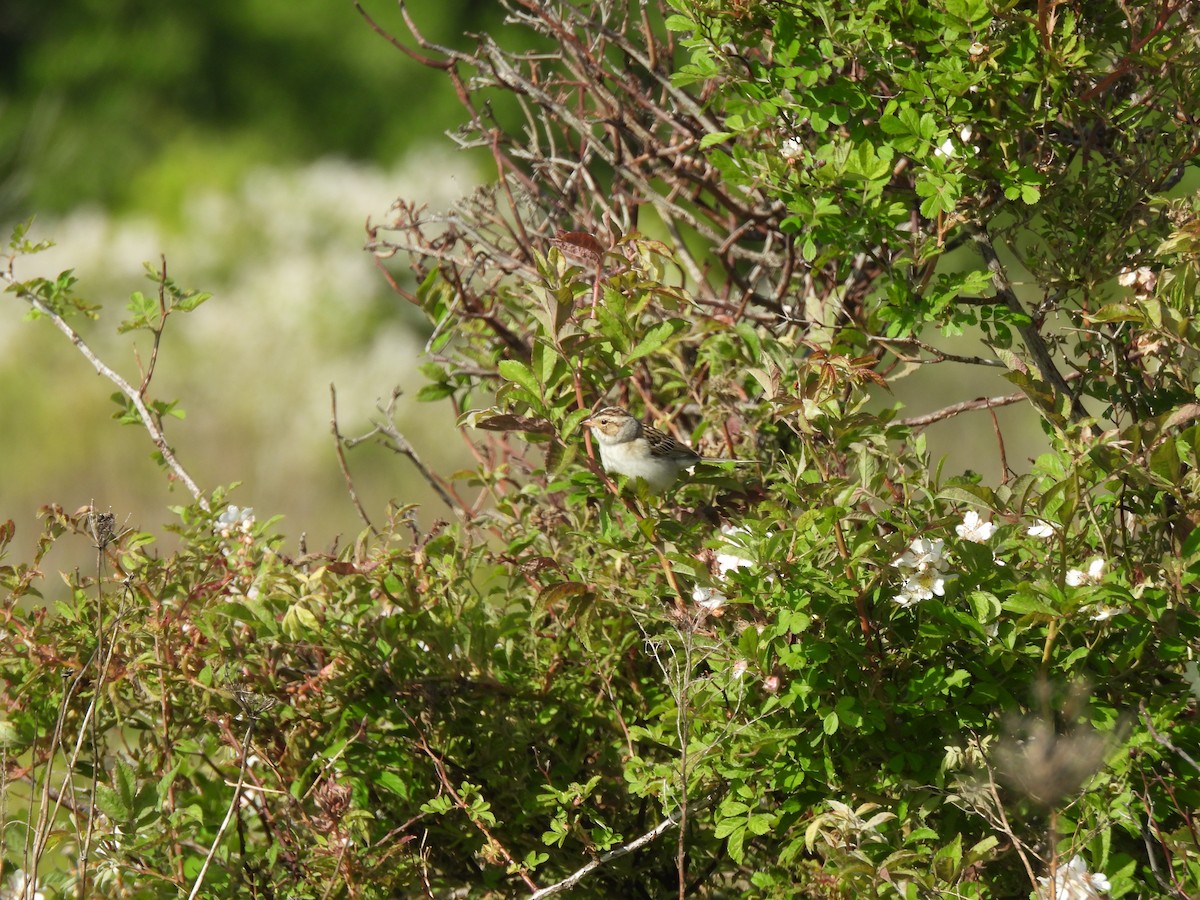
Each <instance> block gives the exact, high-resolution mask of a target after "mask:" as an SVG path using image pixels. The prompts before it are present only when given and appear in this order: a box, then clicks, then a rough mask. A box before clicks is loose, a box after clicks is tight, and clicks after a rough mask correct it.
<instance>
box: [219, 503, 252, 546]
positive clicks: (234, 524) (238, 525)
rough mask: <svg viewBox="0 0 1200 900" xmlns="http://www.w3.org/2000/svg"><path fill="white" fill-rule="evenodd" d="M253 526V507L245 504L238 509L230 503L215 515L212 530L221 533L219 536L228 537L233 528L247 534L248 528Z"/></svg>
mask: <svg viewBox="0 0 1200 900" xmlns="http://www.w3.org/2000/svg"><path fill="white" fill-rule="evenodd" d="M253 527H254V507H253V506H247V507H246V508H244V509H239V508H238V507H236V506H234V505H233V504H232V503H231V504H229V505H228V506H227V507H225V510H224V512H222V513H221V515H219V516H217V521H216V523H215V524H214V525H213V531H215V532H217V534H219V535H221V537H224V538H227V537H229V536H230V535H231V534H232V533H233V532H234V531H235V530H236V531H240V532H241V533H242V534H249V533H250V529H251V528H253Z"/></svg>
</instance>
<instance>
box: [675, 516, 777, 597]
mask: <svg viewBox="0 0 1200 900" xmlns="http://www.w3.org/2000/svg"><path fill="white" fill-rule="evenodd" d="M749 533H750V531H749V529H747V528H741V527H733V526H731V525H722V526H721V534H723V535H724V536H725V538H726V545H725V548H724V551H723V552H719V553H717V554H715V556H714V559H715V561H716V564H717V573H716V577H717V579H718V580H719V581H724V580H725V576H727V575H728V574H729V573H730V572H736V571H737V570H738V569H749V568H752V567H753V566H754V561H753V560H751V559H746V557H744V556H738V555H737V554H736V553H734V552H733V551H735V550H739V549H740V547H739V546H738V541H739V538H738V535H742V534H749ZM770 535H771V532H769V531H768V532H767V536H768V537H769V536H770ZM769 578H770V576H768V580H769ZM692 600H693V602H695V603H698V604H700V605H701V606H703V607H704V608H705V609H708V610H718V609H720V608H721V607H722V606H724V605H725V604H726V603H728V602H729V598H728V597H727V596H725V594H723V593H722V592H721V591H720V590H718V589H717V588H711V587H704V586H702V585H696V586H695V587H693V588H692Z"/></svg>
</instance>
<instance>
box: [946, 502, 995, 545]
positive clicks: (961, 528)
mask: <svg viewBox="0 0 1200 900" xmlns="http://www.w3.org/2000/svg"><path fill="white" fill-rule="evenodd" d="M954 531H955V533H956V534H957V535H958V536H959V537H960V538H962V539H963V540H964V541H971V542H972V543H975V544H985V543H987V541H988V540H989V539H990V538H991V536H992V535H993V534H995V533H996V526H995V525H994V524H992V523H991V522H985V521H983V520H982V519H981V518H979V513H977V512H975V510H973V509H972V510H968V511H967V512H966V513H965V514H964V515H963V520H962V524H961V525H956V526H955V527H954Z"/></svg>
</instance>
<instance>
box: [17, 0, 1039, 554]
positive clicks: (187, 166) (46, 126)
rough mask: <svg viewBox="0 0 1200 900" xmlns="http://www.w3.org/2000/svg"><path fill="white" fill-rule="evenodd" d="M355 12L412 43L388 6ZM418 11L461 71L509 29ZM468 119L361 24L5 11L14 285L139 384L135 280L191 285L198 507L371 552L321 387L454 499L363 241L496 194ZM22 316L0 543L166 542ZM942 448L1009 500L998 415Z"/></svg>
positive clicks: (376, 469)
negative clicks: (70, 281)
mask: <svg viewBox="0 0 1200 900" xmlns="http://www.w3.org/2000/svg"><path fill="white" fill-rule="evenodd" d="M365 6H366V8H367V9H368V11H369V12H370V13H371V15H372V16H373V17H374V18H376V19H377V21H379V22H380V23H381V24H382V25H383V26H384V27H385V28H387V29H389V30H390V31H391V32H392V33H393V34H397V35H405V34H406V32H405V30H404V27H403V23H402V21H401V19H400V14H399V10H398V8H397V6H396V5H395V4H394V3H393V2H391V0H367V2H366V3H365ZM408 6H409V9H410V10H411V12H412V15H413V17H414V19H415V20H416V21H417V22H418V23H419V24H420V26H421V27H422V29H423V30H424V31H425V33H426V34H427V36H428V37H430V38H431V39H433V40H436V41H438V42H440V43H443V44H447V45H451V46H457V47H462V48H464V49H465V48H467V47H470V46H472V45H473V44H474V41H473V40H472V39H471V38H469V37H466V36H465V34H466V33H467V32H481V31H485V30H488V31H493V32H497V31H501V30H504V26H503V25H502V10H501V9H500V7H499V5H498V4H496V3H494V2H489V0H473V2H469V0H410V2H409V4H408ZM519 39H520V38H519V37H518V36H516V35H513V34H511V33H507V36H506V37H505V40H508V41H512V40H519ZM461 118H462V117H461V115H460V113H459V107H458V104H457V101H456V99H455V97H454V94H453V90H452V87H451V85H450V84H449V82H448V81H447V80H446V79H445V78H444V77H441V76H439V75H438V74H437V73H435V72H432V71H431V70H429V69H426V68H423V67H422V66H420V65H418V64H417V63H415V62H413V61H412V60H410V59H408V58H407V57H405V56H404V55H402V54H401V53H400V52H398V51H397V50H396V49H395V48H393V47H392V46H390V45H389V44H388V43H387V42H386V41H385V40H383V39H382V38H381V37H379V36H378V35H377V34H375V33H374V32H373V31H372V30H371V28H370V27H369V26H368V25H367V24H366V23H365V22H364V20H363V19H362V17H361V16H360V15H359V14H358V12H357V11H356V10H355V8H354V6H353V4H352V3H351V2H349V0H346V2H325V3H316V4H307V5H304V6H299V5H297V4H295V3H292V2H290V0H216V2H210V3H205V4H184V3H166V4H163V3H152V2H149V0H59V2H56V3H55V4H53V6H52V7H48V6H47V5H46V4H44V3H41V2H36V0H10V2H8V3H6V4H4V5H3V7H2V8H0V223H2V224H3V225H4V226H5V232H6V233H7V232H8V230H9V229H10V228H11V225H12V224H13V223H15V222H18V221H21V220H24V219H27V218H29V217H31V216H35V215H36V217H37V221H36V224H35V227H34V230H33V232H32V237H33V238H35V239H43V238H48V239H52V240H54V241H55V242H56V243H57V247H56V248H55V249H54V250H53V251H51V252H48V253H46V254H41V255H39V256H37V257H33V258H29V259H23V260H20V261H19V262H18V266H17V270H16V274H17V276H18V277H21V278H25V277H30V276H32V275H36V274H41V275H47V276H49V275H54V274H57V272H58V271H60V270H62V269H65V268H74V269H75V270H76V274H77V275H78V277H79V278H80V280H81V285H80V292H81V294H82V295H83V296H85V297H87V298H89V299H90V300H92V301H93V302H96V303H100V304H102V305H103V307H104V312H103V315H102V317H101V319H100V320H99V321H98V322H91V321H85V320H82V319H76V320H75V324H76V327H77V328H79V329H80V330H81V332H82V333H83V334H84V336H85V337H86V338H87V340H88V341H89V342H91V343H92V344H93V345H94V346H95V347H96V349H97V350H98V351H100V353H101V354H102V356H103V358H104V359H105V360H106V361H107V362H108V363H109V364H110V365H113V366H114V367H115V368H117V369H118V370H119V371H120V372H122V373H123V374H124V375H125V376H126V377H127V378H130V379H134V378H136V377H137V366H136V362H135V360H134V357H133V353H132V348H131V344H130V341H129V339H128V338H127V337H117V336H116V334H115V332H116V325H117V323H118V322H119V321H120V318H121V313H122V311H123V307H124V303H125V301H126V299H127V298H128V295H129V294H130V293H131V292H132V291H134V290H143V291H151V290H153V285H152V284H150V283H148V282H147V281H145V280H144V277H143V268H142V267H143V263H144V262H147V261H149V262H152V263H155V264H157V261H158V259H159V257H160V255H163V254H165V255H166V258H167V263H168V267H169V271H170V274H171V276H172V277H173V278H174V279H176V280H177V281H178V282H179V283H181V284H182V285H184V286H188V287H194V288H197V289H200V290H205V291H211V292H213V294H214V297H213V299H212V300H210V301H209V302H208V303H207V304H205V305H204V306H202V307H200V309H199V310H198V311H197V312H195V313H193V314H190V315H188V316H186V317H180V318H179V319H178V320H176V321H174V322H173V323H172V325H173V327H171V326H169V327H168V331H167V335H166V339H165V341H164V346H163V348H162V351H161V353H160V364H159V370H158V375H157V378H156V381H155V386H154V388H153V390H152V393H153V394H154V395H155V396H156V397H158V398H161V399H179V400H180V401H181V406H182V407H183V409H185V410H186V411H187V414H188V415H187V418H186V420H184V421H182V422H178V421H174V420H171V421H170V422H169V431H168V437H169V438H170V439H171V441H172V443H173V446H174V447H175V449H176V451H177V454H178V456H179V458H180V460H181V462H182V463H183V464H184V466H185V467H186V468H187V469H188V470H189V471H190V473H191V474H192V475H193V477H195V478H196V479H197V481H198V482H199V483H200V485H201V486H202V487H203V488H205V489H211V488H213V487H215V486H217V485H222V484H228V483H230V482H234V481H240V482H242V486H241V487H240V488H239V489H238V491H237V492H236V493H235V494H234V495H233V496H232V498H231V499H232V500H233V501H234V502H236V503H238V504H239V505H242V506H253V507H255V510H256V513H257V514H258V516H259V517H260V518H266V517H268V516H271V515H276V514H281V515H283V516H284V520H283V522H282V523H281V524H280V526H279V528H280V530H281V531H283V532H284V533H286V534H287V535H288V536H289V537H288V542H287V544H286V547H287V549H289V550H291V549H294V548H295V542H296V540H297V539H298V538H299V536H300V534H301V533H305V534H306V535H307V540H308V546H309V547H310V549H320V548H323V547H327V546H329V544H330V543H331V542H332V541H333V540H334V539H335V538H337V537H338V536H341V540H342V541H343V542H345V541H347V540H352V538H353V536H354V535H355V534H356V533H357V532H358V530H359V529H360V528H361V523H360V522H359V521H358V519H357V517H356V515H355V514H354V511H353V509H352V507H351V504H350V502H349V499H348V497H347V493H346V490H345V487H344V483H343V480H342V476H341V474H340V472H339V470H338V467H337V464H336V461H335V458H334V451H333V443H332V440H331V437H330V429H329V419H330V407H329V386H330V384H331V383H332V384H335V385H336V387H337V389H338V396H339V411H340V417H341V425H342V430H343V433H345V434H357V433H361V432H363V431H366V430H368V429H369V427H370V426H369V419H370V417H371V416H372V415H373V414H374V407H375V404H376V402H377V401H378V400H380V399H381V398H386V397H387V396H388V395H389V394H390V392H391V390H392V388H393V387H394V386H396V385H399V386H401V387H402V388H404V389H405V391H406V399H405V401H402V404H401V413H400V417H399V419H400V426H401V428H402V430H403V431H404V432H405V434H406V435H407V436H408V437H409V438H410V440H411V441H412V442H413V443H414V445H415V446H416V448H417V449H418V451H419V452H421V453H423V454H424V455H425V456H426V457H428V458H429V461H430V462H431V463H433V464H434V465H435V466H436V468H437V469H438V470H439V471H441V472H444V473H447V472H451V471H453V470H454V469H456V468H459V467H463V466H468V465H469V457H468V455H467V453H466V451H465V447H463V445H462V442H461V440H460V439H459V438H458V437H457V435H456V434H454V432H453V428H452V425H453V422H452V413H451V411H450V410H449V409H448V408H447V407H445V406H444V405H433V406H427V405H418V404H416V403H415V402H413V401H412V398H413V396H414V395H415V394H416V391H417V389H418V388H419V387H420V378H419V375H418V374H417V364H418V361H419V355H420V353H421V348H422V346H423V341H424V336H425V334H426V333H427V332H426V330H425V325H424V323H423V322H422V321H421V320H420V318H419V317H418V316H416V315H414V314H413V311H412V310H411V309H409V308H408V307H407V305H406V304H405V302H404V301H403V300H401V299H399V298H397V297H396V296H394V295H393V294H392V293H391V292H390V291H388V290H387V288H386V285H385V283H384V281H383V279H382V278H380V277H379V275H378V273H377V272H376V271H375V269H374V266H373V263H372V261H371V258H370V257H369V255H368V254H366V253H365V252H364V251H363V250H362V244H363V241H364V231H363V225H364V222H365V220H366V219H367V218H368V217H369V216H375V217H379V216H382V215H384V214H385V213H386V212H387V209H388V207H389V206H390V204H391V203H392V201H393V200H394V199H395V198H397V197H405V198H408V199H415V200H420V201H425V202H428V203H430V204H431V205H432V206H433V207H435V208H436V207H445V206H447V205H449V204H450V203H451V202H453V200H454V199H455V198H457V197H459V196H461V195H463V194H465V193H467V192H469V191H470V190H471V188H472V187H473V186H474V185H475V184H476V183H477V182H478V181H479V180H480V179H483V178H486V177H487V169H486V166H487V160H486V159H485V158H480V157H475V158H472V157H471V156H470V155H468V154H464V153H461V152H458V151H457V150H456V149H455V148H454V146H453V145H452V144H451V142H450V141H449V139H447V138H446V137H445V136H444V134H443V132H444V131H445V130H446V129H452V128H454V127H455V126H457V125H458V124H459V123H460V121H461ZM402 268H403V265H402V261H395V265H393V270H394V271H400V270H402ZM26 311H27V309H26V308H25V307H24V306H23V304H21V303H20V302H19V301H17V300H15V299H13V298H12V297H11V295H9V296H8V300H7V303H6V304H5V306H4V308H3V312H2V313H0V411H2V413H3V429H2V432H0V472H2V473H3V474H2V475H0V521H2V520H3V519H5V518H12V519H13V520H14V521H16V523H17V525H18V529H19V530H18V539H17V547H18V548H22V549H20V550H18V551H17V552H19V553H22V554H23V553H25V552H26V548H30V547H32V544H33V540H34V529H35V528H36V527H37V526H36V520H35V514H36V510H37V509H38V507H39V506H41V505H42V504H46V503H58V504H61V505H62V506H64V507H65V508H67V509H68V510H73V509H76V508H77V507H79V506H82V505H84V504H87V503H89V502H94V503H95V504H96V505H97V506H98V507H99V508H102V509H108V508H111V509H112V510H113V512H114V513H115V514H116V515H117V518H118V521H121V522H124V523H126V524H127V525H129V526H130V527H134V528H145V529H148V530H153V531H155V532H158V531H159V528H158V526H159V525H160V524H161V523H162V522H164V521H169V517H168V516H167V514H166V512H165V507H166V506H167V505H170V504H174V503H182V502H185V501H186V500H187V497H186V495H185V494H184V493H183V492H182V491H180V490H176V491H171V489H170V488H169V485H168V484H167V480H166V478H165V477H164V476H163V475H162V474H161V473H160V472H159V471H158V469H157V467H156V465H155V463H154V462H153V461H152V459H151V451H152V447H151V446H150V443H149V441H148V439H147V437H146V435H145V433H144V432H143V431H141V430H140V429H137V428H131V427H120V426H117V425H116V424H115V423H114V422H112V421H111V419H110V418H109V417H110V415H111V413H112V412H113V411H114V410H115V409H116V406H115V405H113V404H112V403H111V402H110V401H109V400H108V399H107V398H108V396H109V395H110V394H111V393H112V392H113V388H112V386H111V385H109V384H108V383H107V382H105V381H103V380H101V379H100V378H98V377H97V376H96V375H95V374H94V373H93V372H92V370H91V368H90V367H89V366H88V365H87V363H86V362H85V360H84V359H83V358H82V357H81V356H80V355H79V354H78V353H77V352H75V351H74V350H73V349H72V348H71V347H70V346H69V345H68V344H67V342H66V341H65V340H64V339H63V338H62V336H61V335H60V334H58V333H57V332H56V331H55V330H54V329H53V328H52V327H51V326H50V325H49V324H48V323H46V322H36V323H29V322H26V321H24V319H25V313H26ZM956 349H957V350H958V352H964V351H963V349H962V348H961V347H958V348H956ZM140 351H141V353H142V355H143V358H144V357H145V354H146V347H145V344H144V343H143V344H142V345H141V347H140ZM940 376H941V367H937V366H930V367H925V368H924V369H923V370H922V371H921V372H920V373H918V374H917V376H915V377H913V378H909V379H900V380H897V381H896V382H895V384H894V388H895V390H896V396H895V398H893V399H902V400H904V401H906V402H907V403H909V404H911V407H910V411H911V412H912V413H919V412H925V411H928V410H930V409H934V408H936V407H938V406H940V405H942V404H943V403H948V402H953V401H955V400H961V399H969V398H971V397H974V396H980V395H985V394H987V395H993V394H1001V393H1007V392H1009V391H1010V390H1011V387H1010V386H1008V385H1007V383H1006V382H1003V381H1002V380H1001V379H1000V378H998V377H997V376H996V374H995V372H994V370H980V371H979V372H978V373H977V383H974V384H966V383H964V381H963V379H962V376H961V374H959V375H956V377H955V379H954V384H952V385H945V386H942V385H941V384H940V381H941V378H940ZM883 402H889V401H888V400H887V398H886V397H885V398H884V400H883ZM1019 408H1020V407H1018V409H1019ZM1000 416H1001V419H1002V420H1003V419H1004V418H1006V417H1007V413H1006V412H1004V411H1002V412H1001V413H1000ZM1021 430H1023V431H1024V432H1025V434H1026V435H1027V436H1028V435H1029V429H1028V427H1025V428H1024V429H1021ZM1032 438H1033V440H1032V442H1031V441H1030V440H1020V441H1018V442H1017V444H1016V445H1010V446H1009V447H1008V451H1009V461H1010V463H1012V464H1014V465H1016V467H1018V468H1022V467H1023V466H1021V465H1020V457H1021V455H1022V454H1023V453H1027V452H1029V451H1030V450H1032V449H1036V445H1037V440H1036V435H1033V436H1032ZM930 446H931V449H932V450H933V453H934V455H935V458H936V457H937V456H939V455H941V454H943V453H949V454H950V468H951V469H953V470H961V469H963V468H975V469H978V470H980V471H982V472H983V473H984V474H985V477H986V478H987V479H988V480H993V479H997V478H998V474H999V470H998V454H997V451H996V443H995V439H994V436H993V434H992V427H991V422H990V420H989V419H988V418H987V416H986V414H982V413H976V414H972V415H971V416H970V417H968V418H967V419H966V420H964V421H963V423H962V425H961V426H955V427H953V428H951V427H947V426H936V427H935V428H934V429H932V430H931V432H930ZM349 461H350V465H351V468H352V470H353V471H354V473H355V476H356V483H357V487H358V489H359V493H360V496H361V498H362V500H363V502H364V504H365V505H366V506H367V508H368V510H369V512H370V513H371V514H372V516H374V517H375V518H376V521H379V520H380V519H381V518H382V512H383V510H384V507H385V504H386V502H387V501H388V500H389V499H394V500H396V501H397V502H401V503H405V502H416V503H420V504H422V505H423V511H422V519H423V521H425V522H426V523H428V522H429V521H430V520H432V519H433V518H436V517H440V516H443V515H445V514H446V511H445V510H444V509H443V508H442V507H441V506H440V505H439V503H438V501H437V500H436V499H435V498H434V496H433V495H432V493H431V492H430V491H429V490H428V489H427V488H426V486H425V485H424V484H423V483H422V482H421V481H420V480H419V479H418V478H417V477H416V476H415V474H414V472H413V470H412V469H411V467H410V466H409V465H408V463H407V462H406V461H404V460H402V459H399V458H396V457H392V456H390V455H389V454H387V453H386V452H385V451H383V450H382V449H379V448H370V447H366V448H361V449H359V450H357V451H355V452H353V453H352V454H351V455H350V458H349ZM83 551H86V548H81V558H82V557H84V556H85V555H86V554H85V553H84V552H83Z"/></svg>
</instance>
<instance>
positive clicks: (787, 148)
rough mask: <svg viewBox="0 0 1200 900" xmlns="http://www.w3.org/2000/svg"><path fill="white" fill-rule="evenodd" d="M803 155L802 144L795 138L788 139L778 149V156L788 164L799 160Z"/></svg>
mask: <svg viewBox="0 0 1200 900" xmlns="http://www.w3.org/2000/svg"><path fill="white" fill-rule="evenodd" d="M803 153H804V142H803V141H801V140H800V138H797V137H790V138H788V139H787V140H786V141H784V142H783V144H782V145H781V146H780V148H779V154H780V156H782V157H783V158H784V159H786V160H787V161H788V162H791V161H792V160H793V159H799V158H800V156H801V155H802V154H803Z"/></svg>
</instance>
